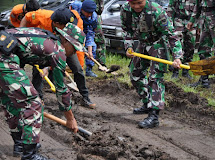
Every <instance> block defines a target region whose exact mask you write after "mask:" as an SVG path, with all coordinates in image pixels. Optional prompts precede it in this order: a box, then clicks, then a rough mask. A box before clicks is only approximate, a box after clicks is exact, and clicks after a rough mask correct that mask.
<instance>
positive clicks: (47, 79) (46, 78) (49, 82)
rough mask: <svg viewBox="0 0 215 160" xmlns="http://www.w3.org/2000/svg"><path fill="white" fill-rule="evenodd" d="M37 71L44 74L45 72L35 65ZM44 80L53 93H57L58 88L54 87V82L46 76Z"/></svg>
mask: <svg viewBox="0 0 215 160" xmlns="http://www.w3.org/2000/svg"><path fill="white" fill-rule="evenodd" d="M34 66H35V67H36V68H37V70H38V71H39V72H40V73H42V74H43V70H42V69H40V68H39V65H37V64H35V65H34ZM44 79H45V80H46V81H47V82H48V84H49V86H50V87H51V90H52V92H56V88H55V86H54V84H53V83H52V81H50V79H49V78H48V77H47V76H44Z"/></svg>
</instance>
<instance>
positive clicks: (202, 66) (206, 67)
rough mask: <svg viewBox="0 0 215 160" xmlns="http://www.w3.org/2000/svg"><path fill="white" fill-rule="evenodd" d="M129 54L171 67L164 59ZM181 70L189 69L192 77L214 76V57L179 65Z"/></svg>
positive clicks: (170, 62)
mask: <svg viewBox="0 0 215 160" xmlns="http://www.w3.org/2000/svg"><path fill="white" fill-rule="evenodd" d="M128 52H129V53H130V54H133V55H134V56H137V57H141V58H145V59H149V60H152V61H156V62H160V63H165V64H169V65H172V64H173V62H172V61H168V60H165V59H160V58H156V57H152V56H147V55H144V54H140V53H136V52H132V51H131V50H129V51H128ZM180 67H181V68H184V69H190V70H191V71H192V72H193V74H194V75H210V74H215V56H213V57H211V58H207V59H203V60H200V61H195V62H190V63H189V65H184V64H181V65H180Z"/></svg>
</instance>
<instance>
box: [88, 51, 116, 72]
mask: <svg viewBox="0 0 215 160" xmlns="http://www.w3.org/2000/svg"><path fill="white" fill-rule="evenodd" d="M84 53H85V55H86V56H87V57H88V58H90V59H91V60H92V61H93V62H95V63H96V64H97V65H98V67H99V69H100V70H101V71H105V72H106V73H112V72H114V71H117V70H119V69H120V66H118V65H112V66H111V67H110V69H108V68H107V67H105V66H102V65H101V64H100V63H99V62H98V61H97V60H96V59H95V58H93V57H90V55H89V54H88V53H87V52H84ZM114 74H116V73H114Z"/></svg>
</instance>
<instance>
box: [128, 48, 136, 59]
mask: <svg viewBox="0 0 215 160" xmlns="http://www.w3.org/2000/svg"><path fill="white" fill-rule="evenodd" d="M129 50H131V52H134V50H133V48H128V49H127V51H126V56H127V57H128V58H133V57H134V55H133V54H130V53H129V52H128V51H129Z"/></svg>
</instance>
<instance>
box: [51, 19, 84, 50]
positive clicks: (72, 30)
mask: <svg viewBox="0 0 215 160" xmlns="http://www.w3.org/2000/svg"><path fill="white" fill-rule="evenodd" d="M55 29H56V30H57V31H58V33H60V34H61V35H62V36H63V37H64V38H65V39H66V40H68V41H69V42H70V43H71V44H72V45H73V46H74V47H75V49H76V50H77V51H81V52H87V50H86V48H85V47H84V43H85V34H84V32H83V31H82V30H81V29H80V28H79V27H77V26H76V25H74V24H72V23H67V24H66V26H65V27H64V28H63V29H59V28H57V27H56V28H55Z"/></svg>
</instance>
